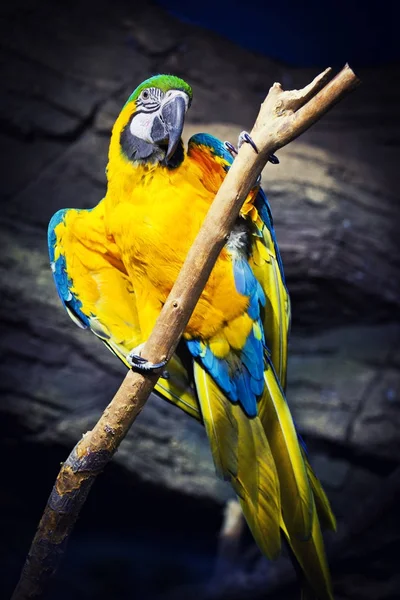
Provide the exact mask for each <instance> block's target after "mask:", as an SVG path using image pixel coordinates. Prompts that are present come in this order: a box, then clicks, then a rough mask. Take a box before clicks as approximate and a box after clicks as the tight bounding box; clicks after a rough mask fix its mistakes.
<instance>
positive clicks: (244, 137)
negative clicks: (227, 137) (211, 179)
mask: <svg viewBox="0 0 400 600" xmlns="http://www.w3.org/2000/svg"><path fill="white" fill-rule="evenodd" d="M245 143H248V144H250V145H251V146H252V148H254V151H255V152H256V153H257V154H258V148H257V146H256V144H255V143H254V141H253V139H252V138H251V136H250V135H249V134H248V133H247V131H242V132H241V133H240V135H239V139H238V147H237V148H236V147H235V146H234V145H233V144H231V143H230V142H224V146H225V148H226V149H227V150H228V152H229V153H230V154H231V156H233V158H235V156H236V154H237V153H238V151H239V150H240V148H241V147H242V146H243V144H245ZM268 162H270V163H271V164H272V165H279V158H278V157H277V156H276V155H275V154H271V156H269V157H268Z"/></svg>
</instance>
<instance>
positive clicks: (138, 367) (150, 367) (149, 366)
mask: <svg viewBox="0 0 400 600" xmlns="http://www.w3.org/2000/svg"><path fill="white" fill-rule="evenodd" d="M127 359H128V362H129V364H130V366H131V369H132V370H133V371H138V372H139V373H150V372H151V373H156V372H157V371H161V370H162V369H163V368H164V367H165V365H166V364H167V362H168V361H167V360H163V361H161V362H158V363H152V362H149V361H148V360H147V359H146V358H143V356H140V354H133V353H129V355H128V357H127Z"/></svg>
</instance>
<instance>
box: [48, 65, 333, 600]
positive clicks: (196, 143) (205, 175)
mask: <svg viewBox="0 0 400 600" xmlns="http://www.w3.org/2000/svg"><path fill="white" fill-rule="evenodd" d="M191 101H192V91H191V88H190V86H189V85H188V84H187V83H186V82H184V81H183V80H182V79H179V78H178V77H174V76H171V75H157V76H155V77H152V78H151V79H148V80H147V81H145V82H143V83H142V84H141V85H140V86H139V87H138V88H137V89H136V90H135V91H134V92H133V94H132V95H131V96H130V98H129V99H128V101H127V102H126V104H125V106H124V107H123V109H122V111H121V113H120V115H119V117H118V118H117V120H116V122H115V125H114V128H113V131H112V136H111V143H110V150H109V162H108V166H107V179H108V187H107V193H106V196H105V198H103V200H101V201H100V202H99V204H98V205H97V206H96V207H94V208H93V209H90V210H80V209H65V210H60V211H59V212H57V213H56V214H55V215H54V216H53V218H52V219H51V222H50V225H49V237H48V240H49V249H50V260H51V266H52V270H53V274H54V279H55V283H56V286H57V289H58V292H59V295H60V297H61V300H62V302H63V304H64V306H65V308H66V310H67V312H68V313H69V315H70V316H71V318H72V319H73V321H74V322H75V323H76V324H77V325H79V326H80V327H83V328H89V329H91V330H92V331H93V333H94V334H95V335H96V336H98V337H99V338H100V339H101V340H103V342H104V343H105V344H106V345H107V346H108V347H109V348H110V349H111V350H112V351H113V352H114V353H115V354H116V355H117V356H118V357H119V358H120V359H121V360H122V361H123V362H124V363H125V364H126V365H127V366H128V367H131V366H134V367H135V368H139V367H140V365H141V362H143V363H146V361H145V358H143V359H141V360H139V358H138V355H139V353H140V347H141V345H142V344H143V343H144V341H145V340H146V339H147V338H148V336H149V334H150V332H151V330H152V329H153V327H154V324H155V322H156V319H157V316H158V315H159V312H160V310H161V308H162V306H163V304H164V302H165V300H166V298H167V296H168V294H169V292H170V290H171V288H172V286H173V284H174V282H175V280H176V278H177V275H178V273H179V270H180V268H181V266H182V264H183V261H184V259H185V257H186V255H187V253H188V250H189V248H190V246H191V245H192V243H193V241H194V239H195V237H196V234H197V233H198V231H199V229H200V226H201V224H202V222H203V220H204V217H205V215H206V213H207V211H208V209H209V207H210V204H211V202H212V200H213V198H214V196H215V194H216V192H217V191H218V189H219V187H220V185H221V183H222V181H223V179H224V177H225V175H226V173H227V171H228V170H229V167H230V165H231V164H232V160H233V159H232V156H231V153H230V152H229V151H228V149H227V147H226V145H225V144H223V143H222V142H220V141H219V140H217V139H216V138H214V137H212V136H211V135H208V134H197V135H195V136H193V137H192V138H191V139H190V141H189V143H188V148H187V150H185V148H184V145H183V142H182V139H181V134H182V129H183V124H184V118H185V114H186V111H187V110H188V108H189V107H190V104H191ZM289 327H290V303H289V296H288V292H287V288H286V285H285V278H284V273H283V267H282V261H281V257H280V254H279V249H278V245H277V241H276V237H275V232H274V227H273V221H272V216H271V211H270V207H269V204H268V201H267V198H266V197H265V195H264V193H263V191H262V190H261V188H259V186H258V185H256V186H255V187H254V189H253V190H252V192H251V193H250V194H249V197H248V198H247V200H246V202H245V203H244V205H243V208H242V211H241V214H240V216H239V218H238V219H237V221H236V224H235V226H234V229H233V231H232V233H231V235H230V237H229V240H228V241H227V243H226V245H225V247H224V248H223V250H222V252H221V254H220V256H219V258H218V260H217V262H216V264H215V267H214V269H213V271H212V274H211V276H210V278H209V280H208V282H207V284H206V286H205V288H204V291H203V293H202V294H201V297H200V300H199V302H198V304H197V306H196V308H195V310H194V312H193V314H192V317H191V319H190V321H189V323H188V326H187V328H186V330H185V333H184V336H183V340H182V341H181V343H180V345H179V346H178V351H177V353H176V354H175V355H174V356H173V358H172V359H171V360H170V362H169V363H168V366H167V370H166V371H164V372H163V375H162V377H161V378H160V379H159V382H158V384H157V386H156V389H157V391H158V392H159V393H160V394H161V395H163V396H164V397H165V398H166V399H167V400H169V401H170V402H172V403H174V404H175V405H177V406H179V407H180V408H182V409H183V410H185V411H186V412H187V413H188V414H190V415H191V416H192V417H194V418H196V419H198V420H199V421H200V422H202V423H204V426H205V428H206V431H207V434H208V437H209V440H210V444H211V449H212V454H213V458H214V462H215V466H216V470H217V472H218V474H219V475H220V476H221V477H223V478H224V479H226V480H228V481H230V483H231V484H232V486H233V488H234V490H235V492H236V494H237V496H238V498H239V500H240V503H241V506H242V509H243V513H244V515H245V517H246V520H247V523H248V525H249V527H250V530H251V531H252V534H253V536H254V538H255V540H256V542H257V544H258V546H259V547H260V549H261V551H262V552H263V553H264V554H265V555H266V556H267V557H269V558H275V557H276V556H277V555H278V554H279V551H280V548H281V538H282V536H283V537H284V538H286V540H287V542H288V544H289V546H290V548H291V551H292V554H293V555H294V556H295V557H296V560H297V561H298V563H299V565H300V567H301V569H302V572H303V574H304V579H305V582H306V583H305V585H306V588H307V589H308V591H307V592H306V593H307V594H308V593H309V591H310V590H312V594H313V595H312V596H307V597H316V598H319V599H320V600H331V599H332V598H333V596H332V590H331V583H330V576H329V570H328V566H327V563H326V559H325V553H324V546H323V540H322V535H321V529H320V523H321V524H322V525H323V526H326V527H329V528H331V529H335V519H334V516H333V514H332V511H331V509H330V506H329V502H328V500H327V498H326V496H325V494H324V492H323V490H322V487H321V485H320V483H319V481H318V480H317V478H316V476H315V475H314V473H313V471H312V469H311V467H310V465H309V463H308V459H307V455H306V451H305V449H304V446H303V444H302V442H301V440H299V437H298V435H297V432H296V429H295V426H294V424H293V420H292V417H291V414H290V411H289V408H288V405H287V403H286V399H285V395H284V390H285V386H286V364H287V339H288V331H289ZM142 366H143V367H144V368H151V367H152V365H149V364H147V363H146V364H145V365H142ZM304 597H305V596H304Z"/></svg>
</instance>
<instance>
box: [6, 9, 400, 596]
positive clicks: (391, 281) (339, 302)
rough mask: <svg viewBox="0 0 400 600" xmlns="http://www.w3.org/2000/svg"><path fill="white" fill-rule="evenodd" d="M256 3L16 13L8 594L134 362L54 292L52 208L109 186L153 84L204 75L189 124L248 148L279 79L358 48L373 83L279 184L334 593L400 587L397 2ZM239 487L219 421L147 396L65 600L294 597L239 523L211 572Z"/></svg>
mask: <svg viewBox="0 0 400 600" xmlns="http://www.w3.org/2000/svg"><path fill="white" fill-rule="evenodd" d="M161 4H162V5H163V6H161ZM243 4H244V3H238V2H236V3H235V2H233V3H230V4H229V5H228V3H227V2H226V3H224V2H222V3H219V4H218V5H217V4H216V3H215V2H213V3H211V2H205V1H203V2H202V3H201V6H199V7H197V10H196V6H195V5H187V6H186V5H183V3H181V2H178V1H176V2H172V1H171V2H168V1H164V2H162V3H160V5H159V4H153V3H150V2H142V3H132V2H128V1H127V0H114V1H113V2H112V3H111V2H107V1H106V0H97V1H96V2H95V1H94V0H84V1H82V2H77V1H71V0H70V1H69V2H57V3H51V2H50V1H47V0H42V1H41V2H39V1H38V0H14V1H13V2H12V3H11V2H8V3H3V5H2V6H1V8H0V32H1V33H0V61H1V82H2V85H1V96H0V147H1V186H0V188H1V189H0V193H1V200H2V211H1V215H0V232H1V235H0V245H1V248H0V273H1V275H0V277H1V291H0V293H1V296H0V298H1V301H0V319H1V329H2V330H1V337H0V352H1V363H0V389H1V401H0V412H1V423H2V427H1V430H0V431H1V433H0V446H1V451H2V457H3V463H2V487H1V490H0V556H1V563H0V564H1V568H0V598H1V599H2V598H5V599H6V598H8V597H9V596H10V594H11V591H12V589H13V586H14V585H15V583H16V581H17V579H18V575H19V571H20V568H21V566H22V564H23V561H24V558H25V555H26V552H27V550H28V548H29V544H30V541H31V538H32V537H33V534H34V531H35V528H36V525H37V522H38V520H39V518H40V516H41V512H42V509H43V507H44V504H45V502H46V499H47V496H48V494H49V492H50V489H51V486H52V484H53V481H54V478H55V476H56V474H57V472H58V467H59V463H60V461H62V460H64V459H65V458H66V456H67V455H68V453H69V451H70V449H71V448H72V446H73V445H74V444H75V443H76V441H77V440H78V439H79V437H80V436H81V435H82V433H83V432H85V431H86V430H88V429H89V428H91V426H92V425H93V424H94V422H95V421H96V420H97V418H98V416H99V414H100V412H101V411H102V409H103V408H104V407H105V406H106V404H107V403H108V401H109V400H110V398H111V397H112V395H113V393H114V391H115V390H116V389H117V387H118V385H119V382H120V381H121V379H122V377H123V374H124V369H123V368H122V367H121V366H120V365H119V364H118V362H117V361H116V359H114V358H113V357H112V356H111V354H109V353H108V351H107V350H106V349H105V348H103V347H102V345H101V344H100V343H98V341H97V340H95V339H94V337H92V336H90V335H89V334H88V333H86V332H84V331H81V330H79V329H78V328H76V327H74V326H73V324H72V322H71V321H70V320H69V319H68V317H67V315H66V314H65V313H64V311H63V309H62V308H61V306H60V303H59V300H58V297H57V295H56V292H55V289H54V286H53V282H52V277H51V272H50V269H49V264H48V257H47V246H46V227H47V223H48V221H49V219H50V217H51V215H52V214H53V213H54V212H55V211H56V210H57V209H59V208H63V207H68V206H76V207H82V208H83V207H90V206H93V205H94V204H95V203H97V202H98V200H99V199H100V198H101V197H102V195H103V194H104V190H105V176H104V169H105V165H106V157H107V147H108V142H109V134H110V128H111V126H112V124H113V122H114V120H115V118H116V116H117V114H118V112H119V110H120V108H121V106H122V104H123V103H124V102H125V100H126V98H127V96H128V95H129V94H130V92H131V91H132V89H134V88H135V87H136V85H137V84H138V83H139V82H141V81H142V80H143V79H145V78H147V77H148V76H149V75H151V74H154V73H156V72H173V73H175V74H177V75H179V76H182V77H184V78H185V79H187V81H188V82H189V83H190V84H191V85H192V86H193V89H194V101H193V105H192V108H191V110H190V112H189V115H188V119H187V126H186V134H185V135H186V138H188V137H190V135H192V134H193V133H195V132H198V131H209V132H211V133H213V134H215V135H217V136H219V137H221V138H222V139H229V140H231V141H233V142H235V141H236V139H237V135H238V133H239V131H241V130H242V129H245V128H247V129H249V128H251V126H252V123H253V121H254V118H255V116H256V114H257V112H258V107H259V104H260V102H261V101H262V100H263V98H264V96H265V94H266V92H267V90H268V88H269V87H270V85H271V84H272V83H273V82H274V81H280V82H281V83H282V84H283V85H284V87H286V88H293V87H301V86H303V85H304V84H306V83H308V82H309V81H310V79H311V78H312V77H313V76H314V75H315V74H316V73H317V72H318V69H319V67H325V66H328V64H333V65H337V66H340V64H341V63H342V62H343V61H344V60H349V62H350V63H351V65H352V66H353V67H358V72H359V75H360V76H361V78H362V80H363V85H362V87H360V88H359V89H358V90H357V91H356V92H355V93H353V94H352V95H351V96H349V97H348V98H347V99H346V100H344V101H343V102H342V103H341V104H340V105H339V106H337V107H336V108H335V109H334V110H333V111H332V112H331V113H329V114H328V115H327V116H326V117H325V118H324V119H323V120H322V121H321V122H320V123H318V124H317V125H316V126H314V127H313V128H312V129H311V130H310V131H309V132H307V133H306V134H304V135H303V136H302V137H301V138H300V139H299V140H298V141H295V142H293V143H292V144H290V146H289V147H287V148H285V149H283V150H282V151H280V152H279V153H278V154H279V158H280V161H281V164H280V165H279V166H277V167H273V166H271V165H270V166H268V168H267V169H266V171H265V173H264V179H263V185H264V188H265V190H266V192H267V194H268V196H269V199H270V202H271V205H272V210H273V213H274V217H275V223H276V229H277V235H278V240H279V243H280V247H281V250H282V255H283V260H284V264H285V270H286V274H287V279H288V286H289V289H290V292H291V296H292V304H293V332H292V337H291V348H290V364H289V388H288V399H289V402H290V404H291V406H292V409H293V412H294V413H295V417H296V420H297V423H298V424H299V426H300V429H301V432H302V433H303V435H304V437H305V439H306V442H307V444H308V447H309V450H310V454H311V457H312V462H313V464H314V466H315V469H316V471H317V473H318V475H319V476H320V478H321V480H322V481H323V483H324V485H325V488H326V490H327V492H328V494H329V497H330V498H331V500H332V503H333V506H334V508H335V511H336V514H337V516H338V519H339V531H338V534H337V535H336V536H329V537H328V538H327V544H328V547H329V553H330V557H331V564H332V572H333V579H334V584H335V590H336V596H337V598H338V599H339V600H340V599H342V600H345V599H350V598H351V599H360V600H361V599H367V600H368V599H371V600H372V599H374V600H375V599H378V598H379V599H384V600H394V599H395V598H399V597H400V572H399V570H398V561H397V558H396V557H397V547H398V543H399V541H400V531H399V516H398V511H397V502H398V500H399V498H400V476H399V464H398V463H399V450H400V385H399V381H400V376H399V369H400V312H399V304H400V290H399V281H400V280H399V267H400V261H399V253H398V251H399V234H398V223H399V221H398V216H399V210H400V209H399V207H400V204H399V193H398V189H399V185H398V184H399V152H398V149H399V144H400V138H399V132H400V118H399V114H398V106H399V100H400V98H399V96H400V86H399V75H400V67H399V65H398V63H397V61H398V58H399V55H398V45H397V46H396V47H395V44H394V43H393V41H394V39H395V38H394V28H395V25H394V23H396V19H395V17H396V15H395V7H394V4H395V3H391V4H390V3H386V4H387V6H386V4H385V2H383V3H380V5H379V6H377V7H375V8H374V9H373V10H372V9H369V8H368V4H365V3H360V2H346V10H343V11H342V8H343V7H344V4H343V7H342V3H341V2H339V3H337V2H336V3H334V2H329V3H328V5H327V6H325V5H324V10H322V8H321V7H320V6H318V5H317V3H316V2H314V1H313V2H310V3H308V4H307V8H304V7H300V5H298V6H297V5H295V3H294V2H289V3H286V4H285V6H282V5H279V4H275V5H271V6H270V5H268V6H267V5H265V6H261V5H260V6H259V5H258V3H256V2H255V0H251V1H250V2H246V3H245V7H244V6H243ZM391 7H392V8H391ZM168 10H169V12H168ZM371 10H372V12H371ZM391 11H392V12H391ZM196 23H197V24H196ZM213 29H214V31H212V30H213ZM263 32H265V35H263ZM396 53H397V54H396ZM230 497H231V494H230V490H229V488H227V487H226V486H225V485H224V484H223V483H222V482H220V481H218V480H217V479H216V477H215V474H214V468H213V465H212V462H211V456H210V452H209V450H208V444H207V440H206V439H205V434H204V432H203V430H202V428H201V427H200V426H199V425H198V424H197V423H193V422H191V421H190V419H189V418H188V417H186V416H185V415H184V414H183V413H182V414H181V413H180V412H179V411H177V410H176V409H174V408H173V407H170V406H169V405H168V404H167V403H165V402H163V401H161V400H160V399H158V398H157V397H152V398H151V399H150V400H149V402H148V404H147V405H146V408H145V410H144V411H143V413H142V414H141V415H140V417H139V419H138V420H137V421H136V423H135V425H134V427H133V428H132V430H131V432H130V434H129V435H128V437H127V439H126V440H125V441H124V443H123V444H122V446H121V449H120V450H119V452H118V454H117V455H116V457H115V459H114V461H113V464H112V465H111V466H110V467H109V468H108V469H107V470H106V472H105V473H104V474H103V475H102V476H101V477H100V478H99V481H98V482H97V483H96V485H95V487H94V489H93V491H92V493H91V496H90V497H89V500H88V502H87V505H86V506H85V509H84V510H83V512H82V516H81V518H80V520H79V522H78V524H77V527H76V530H75V533H74V536H73V538H72V540H71V542H70V546H69V550H68V553H67V556H66V559H65V561H64V563H63V565H62V568H61V569H60V571H59V573H58V575H57V578H56V580H55V582H54V585H53V589H52V592H51V593H50V595H49V598H57V600H64V599H65V600H67V599H68V600H69V599H70V598H72V597H73V598H75V600H81V599H82V600H83V599H85V600H91V599H94V598H96V600H103V599H104V600H105V599H108V600H109V599H111V598H112V599H118V600H125V599H126V600H128V599H133V598H135V599H136V598H140V599H143V600H160V599H161V598H168V599H169V600H178V599H179V598H188V597H191V598H193V599H194V598H199V599H200V598H202V599H204V600H205V599H206V598H210V599H211V598H220V599H222V598H230V599H238V600H239V599H243V600H244V599H246V600H251V599H254V600H256V599H258V598H275V597H276V598H287V599H289V600H290V599H291V598H297V597H298V592H297V586H296V582H295V579H294V574H293V571H292V569H291V567H290V566H289V565H288V561H287V559H286V558H285V557H284V556H283V557H282V559H280V560H279V561H278V562H277V563H273V564H270V563H267V561H265V560H264V559H261V558H260V557H259V555H258V554H257V551H256V550H255V549H254V547H253V546H252V543H251V540H250V539H248V538H247V537H246V535H244V538H243V540H242V541H241V547H240V551H239V552H238V555H237V556H236V557H234V559H233V560H232V563H231V565H230V568H228V569H225V571H224V573H221V574H220V576H219V577H218V580H217V583H216V582H215V578H214V579H213V576H214V570H215V565H216V564H217V562H218V561H217V560H216V557H217V552H218V535H219V531H220V529H221V524H222V518H223V508H224V506H225V503H226V501H227V500H228V499H229V498H230Z"/></svg>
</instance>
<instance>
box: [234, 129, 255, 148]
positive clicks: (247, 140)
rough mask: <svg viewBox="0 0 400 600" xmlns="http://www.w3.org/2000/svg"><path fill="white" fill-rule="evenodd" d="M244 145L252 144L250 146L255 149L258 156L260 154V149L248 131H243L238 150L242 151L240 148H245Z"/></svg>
mask: <svg viewBox="0 0 400 600" xmlns="http://www.w3.org/2000/svg"><path fill="white" fill-rule="evenodd" d="M244 143H247V144H250V146H251V147H252V148H253V149H254V152H255V153H256V154H258V148H257V146H256V145H255V143H254V141H253V139H252V138H251V137H250V135H249V134H248V133H247V131H242V132H241V133H240V134H239V139H238V149H239V150H240V148H241V147H242V146H243V144H244Z"/></svg>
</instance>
